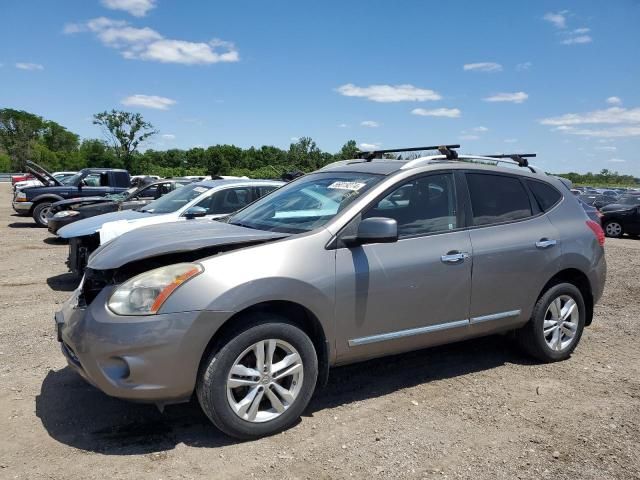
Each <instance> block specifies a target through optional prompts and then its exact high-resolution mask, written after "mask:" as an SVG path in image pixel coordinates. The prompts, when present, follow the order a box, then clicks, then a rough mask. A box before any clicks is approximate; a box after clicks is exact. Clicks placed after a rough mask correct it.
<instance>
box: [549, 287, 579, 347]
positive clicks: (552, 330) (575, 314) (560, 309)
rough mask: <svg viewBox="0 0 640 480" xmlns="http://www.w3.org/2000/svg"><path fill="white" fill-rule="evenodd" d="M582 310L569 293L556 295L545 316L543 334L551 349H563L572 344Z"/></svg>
mask: <svg viewBox="0 0 640 480" xmlns="http://www.w3.org/2000/svg"><path fill="white" fill-rule="evenodd" d="M579 321H580V311H579V309H578V304H577V302H576V301H575V300H574V299H573V298H572V297H570V296H569V295H560V296H559V297H556V298H555V299H554V300H553V301H552V302H551V303H550V304H549V307H548V308H547V311H546V313H545V316H544V326H543V330H542V331H543V335H544V339H545V342H547V345H548V346H549V348H550V349H551V350H555V351H558V352H560V351H562V350H565V349H567V348H569V347H570V346H571V344H572V343H573V341H574V339H575V337H576V333H577V331H578V323H579Z"/></svg>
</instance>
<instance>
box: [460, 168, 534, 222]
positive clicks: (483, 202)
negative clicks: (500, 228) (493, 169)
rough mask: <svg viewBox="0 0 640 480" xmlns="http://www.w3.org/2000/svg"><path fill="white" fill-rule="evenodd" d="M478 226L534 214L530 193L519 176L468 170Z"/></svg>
mask: <svg viewBox="0 0 640 480" xmlns="http://www.w3.org/2000/svg"><path fill="white" fill-rule="evenodd" d="M466 178H467V185H468V186H469V195H470V197H471V210H472V211H473V223H474V225H492V224H496V223H504V222H511V221H514V220H521V219H523V218H527V217H530V216H532V215H533V213H532V210H531V203H530V202H529V194H528V193H527V191H526V190H525V188H524V185H523V184H522V182H520V180H519V179H518V178H516V177H511V176H507V175H492V174H486V173H467V174H466Z"/></svg>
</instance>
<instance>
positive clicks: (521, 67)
mask: <svg viewBox="0 0 640 480" xmlns="http://www.w3.org/2000/svg"><path fill="white" fill-rule="evenodd" d="M531 67H533V63H531V62H523V63H519V64H517V65H516V70H517V71H518V72H524V71H525V70H529V69H530V68H531Z"/></svg>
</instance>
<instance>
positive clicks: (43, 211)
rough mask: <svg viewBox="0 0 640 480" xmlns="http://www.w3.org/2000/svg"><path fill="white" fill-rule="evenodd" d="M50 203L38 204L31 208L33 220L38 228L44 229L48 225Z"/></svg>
mask: <svg viewBox="0 0 640 480" xmlns="http://www.w3.org/2000/svg"><path fill="white" fill-rule="evenodd" d="M50 210H51V202H40V203H38V204H37V205H36V206H35V207H34V208H33V215H32V216H33V219H34V220H35V221H36V223H37V224H38V226H39V227H46V226H47V224H48V223H49V218H48V217H49V211H50Z"/></svg>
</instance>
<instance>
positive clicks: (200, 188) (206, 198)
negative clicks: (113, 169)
mask: <svg viewBox="0 0 640 480" xmlns="http://www.w3.org/2000/svg"><path fill="white" fill-rule="evenodd" d="M281 185H284V182H281V181H276V180H252V179H237V180H205V181H202V182H197V183H191V184H189V185H185V186H184V187H181V188H179V189H177V190H174V191H173V192H171V193H168V194H166V195H164V196H163V197H160V198H159V199H157V200H154V201H153V202H151V203H149V204H148V205H146V206H144V207H142V208H140V209H139V210H123V211H118V212H111V213H105V214H104V215H97V216H95V217H90V218H85V219H83V220H79V221H77V222H74V223H71V224H69V225H67V226H65V227H62V228H61V229H60V230H58V231H57V232H56V234H57V235H58V236H60V237H61V238H66V239H68V240H69V259H68V261H67V265H68V266H69V268H70V270H71V271H72V272H74V273H76V274H78V275H79V274H81V273H82V271H83V270H84V266H85V265H86V261H87V259H88V258H89V255H90V254H91V253H92V252H93V251H94V250H95V249H96V248H98V246H100V245H103V244H105V243H107V242H108V241H109V240H112V239H114V238H116V237H118V236H120V235H122V234H123V233H125V232H128V231H130V230H134V229H136V228H139V227H144V226H147V225H155V224H157V223H168V222H175V221H182V220H187V219H194V218H199V217H204V218H207V219H215V218H220V217H224V216H226V215H229V214H231V213H233V212H235V211H236V210H240V209H241V208H243V207H245V206H246V205H248V204H250V203H251V202H253V201H254V200H257V199H258V198H260V197H262V196H263V195H266V194H267V193H270V192H272V191H273V190H275V189H277V188H278V187H280V186H281Z"/></svg>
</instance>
